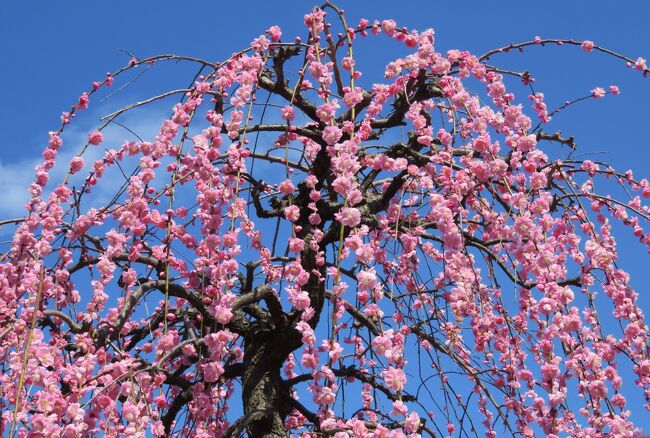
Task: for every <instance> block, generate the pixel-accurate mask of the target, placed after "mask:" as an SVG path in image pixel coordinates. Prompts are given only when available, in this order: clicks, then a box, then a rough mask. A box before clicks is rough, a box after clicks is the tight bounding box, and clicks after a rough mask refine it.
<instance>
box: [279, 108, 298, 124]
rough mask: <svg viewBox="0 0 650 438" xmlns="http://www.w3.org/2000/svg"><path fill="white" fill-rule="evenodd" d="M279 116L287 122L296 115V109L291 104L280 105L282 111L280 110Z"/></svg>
mask: <svg viewBox="0 0 650 438" xmlns="http://www.w3.org/2000/svg"><path fill="white" fill-rule="evenodd" d="M280 117H282V118H283V119H284V120H286V121H287V122H291V121H293V119H294V118H295V117H296V110H295V109H294V108H293V107H292V106H291V105H286V106H284V107H282V111H280Z"/></svg>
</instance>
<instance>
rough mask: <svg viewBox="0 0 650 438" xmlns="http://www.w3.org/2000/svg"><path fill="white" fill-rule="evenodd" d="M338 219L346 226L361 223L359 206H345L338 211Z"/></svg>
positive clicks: (354, 225)
mask: <svg viewBox="0 0 650 438" xmlns="http://www.w3.org/2000/svg"><path fill="white" fill-rule="evenodd" d="M336 220H337V221H339V222H341V223H342V224H343V225H345V226H346V227H351V228H352V227H356V226H357V225H359V224H360V223H361V212H360V211H359V209H357V208H353V207H345V208H342V209H341V211H340V212H339V213H336Z"/></svg>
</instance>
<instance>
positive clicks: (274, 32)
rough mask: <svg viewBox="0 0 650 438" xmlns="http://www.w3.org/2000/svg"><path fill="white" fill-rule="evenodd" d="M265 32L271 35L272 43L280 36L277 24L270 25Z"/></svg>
mask: <svg viewBox="0 0 650 438" xmlns="http://www.w3.org/2000/svg"><path fill="white" fill-rule="evenodd" d="M266 33H268V34H269V35H271V41H273V42H274V43H277V42H278V41H280V37H282V30H281V29H280V27H279V26H271V27H269V28H268V29H267V30H266Z"/></svg>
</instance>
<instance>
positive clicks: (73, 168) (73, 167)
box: [70, 156, 84, 173]
mask: <svg viewBox="0 0 650 438" xmlns="http://www.w3.org/2000/svg"><path fill="white" fill-rule="evenodd" d="M83 167H84V159H83V158H81V157H79V156H77V157H74V158H73V159H72V161H70V173H77V172H79V171H80V170H81V169H83Z"/></svg>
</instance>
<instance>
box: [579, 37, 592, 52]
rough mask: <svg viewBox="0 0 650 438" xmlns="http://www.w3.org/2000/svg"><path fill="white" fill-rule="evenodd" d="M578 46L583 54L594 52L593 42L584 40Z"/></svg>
mask: <svg viewBox="0 0 650 438" xmlns="http://www.w3.org/2000/svg"><path fill="white" fill-rule="evenodd" d="M580 46H581V47H582V50H584V51H585V52H591V51H592V50H594V42H593V41H589V40H584V41H583V42H582V44H580Z"/></svg>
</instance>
